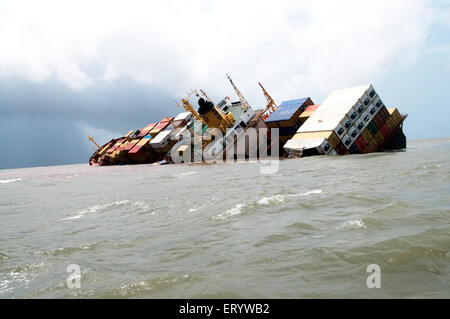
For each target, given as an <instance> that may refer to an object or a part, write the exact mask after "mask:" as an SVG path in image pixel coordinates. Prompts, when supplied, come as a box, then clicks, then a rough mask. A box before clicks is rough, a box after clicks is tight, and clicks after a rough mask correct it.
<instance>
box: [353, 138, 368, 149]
mask: <svg viewBox="0 0 450 319" xmlns="http://www.w3.org/2000/svg"><path fill="white" fill-rule="evenodd" d="M355 145H356V146H357V147H358V148H359V150H360V151H361V152H362V151H363V150H364V149H365V148H366V146H367V143H366V140H365V139H364V137H362V135H360V136H359V137H358V138H357V139H356V141H355Z"/></svg>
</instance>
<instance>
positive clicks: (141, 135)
mask: <svg viewBox="0 0 450 319" xmlns="http://www.w3.org/2000/svg"><path fill="white" fill-rule="evenodd" d="M148 132H150V130H149V129H147V128H143V129H141V132H140V133H139V135H138V136H137V137H140V138H142V137H144V136H145V135H147V134H148Z"/></svg>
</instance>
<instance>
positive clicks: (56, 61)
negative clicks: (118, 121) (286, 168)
mask: <svg viewBox="0 0 450 319" xmlns="http://www.w3.org/2000/svg"><path fill="white" fill-rule="evenodd" d="M430 17H431V9H430V3H429V2H428V1H422V0H397V1H389V0H378V1H358V0H346V1H323V0H314V1H311V0H296V1H277V3H276V4H274V2H273V1H258V2H252V1H237V0H229V1H200V0H193V1H94V2H93V1H64V2H61V1H46V0H42V1H38V2H24V1H17V0H14V1H4V2H2V3H1V4H0V39H1V42H2V43H3V44H5V43H6V44H7V45H2V50H1V52H0V74H2V75H3V76H10V75H18V76H21V77H24V78H27V79H31V80H33V81H41V82H42V81H48V80H49V79H58V80H59V81H62V82H63V83H65V84H66V85H67V86H68V87H70V88H71V89H74V90H78V91H80V90H84V89H87V88H91V87H96V86H99V85H100V86H102V85H105V84H112V85H114V83H115V81H117V80H118V79H127V80H128V81H134V82H137V83H141V84H144V85H147V86H149V87H153V88H157V89H159V90H161V91H163V92H166V93H169V94H172V95H173V94H177V95H180V96H181V95H184V93H185V91H186V90H187V89H189V88H191V87H203V88H205V89H206V90H208V91H210V92H211V93H212V94H213V95H216V96H217V98H220V97H222V95H224V94H228V92H230V87H229V85H228V83H227V82H226V79H225V77H224V75H225V74H226V73H231V74H232V75H234V77H235V79H236V82H237V83H238V84H239V85H240V87H241V88H242V91H243V92H244V95H247V96H248V99H249V100H250V101H251V102H254V104H263V103H264V98H263V97H262V95H261V94H260V92H259V90H258V87H257V81H262V82H263V83H266V84H267V86H268V88H270V89H271V91H272V92H273V94H274V96H280V97H286V98H288V97H296V96H298V95H314V94H317V95H319V96H322V97H323V95H324V94H326V93H328V92H329V91H330V90H331V89H335V88H341V87H345V86H347V85H354V84H361V83H367V82H374V81H377V80H378V79H379V78H380V77H381V76H382V75H383V74H384V73H385V72H386V70H388V68H389V66H390V65H392V64H394V63H405V64H408V63H411V62H412V61H414V59H415V58H416V56H417V51H418V50H419V48H420V47H421V44H422V43H423V41H424V39H425V36H426V34H427V28H428V25H429V23H430ZM222 92H227V93H222ZM231 93H232V91H231Z"/></svg>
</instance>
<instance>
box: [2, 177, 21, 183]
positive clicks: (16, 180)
mask: <svg viewBox="0 0 450 319" xmlns="http://www.w3.org/2000/svg"><path fill="white" fill-rule="evenodd" d="M19 181H23V179H21V178H13V179H0V184H9V183H14V182H19Z"/></svg>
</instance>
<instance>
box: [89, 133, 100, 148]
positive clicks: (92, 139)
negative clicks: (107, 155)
mask: <svg viewBox="0 0 450 319" xmlns="http://www.w3.org/2000/svg"><path fill="white" fill-rule="evenodd" d="M89 141H91V142H92V143H94V144H95V145H96V146H97V147H98V149H101V147H100V146H99V145H98V144H97V142H96V141H94V138H93V137H91V136H89Z"/></svg>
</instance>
